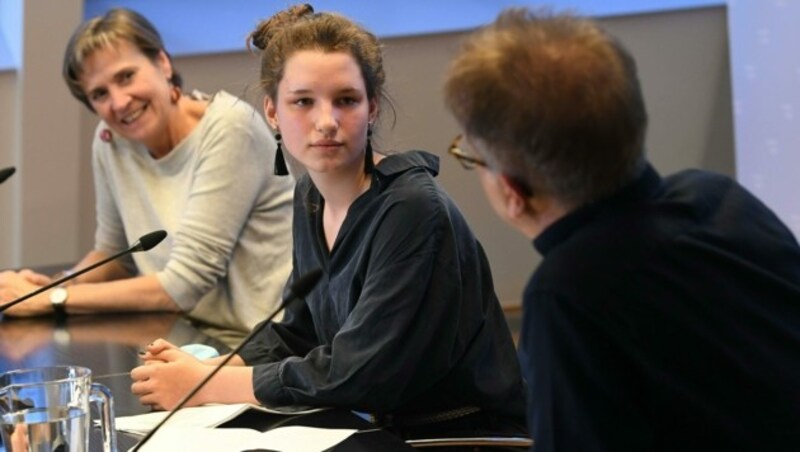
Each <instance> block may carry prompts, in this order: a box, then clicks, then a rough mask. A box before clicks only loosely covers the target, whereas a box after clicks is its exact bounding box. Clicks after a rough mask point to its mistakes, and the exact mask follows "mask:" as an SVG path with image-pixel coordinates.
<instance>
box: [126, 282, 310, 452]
mask: <svg viewBox="0 0 800 452" xmlns="http://www.w3.org/2000/svg"><path fill="white" fill-rule="evenodd" d="M321 277H322V270H320V269H319V268H317V269H314V270H311V271H310V272H308V273H306V274H304V275H303V276H301V277H299V278H297V281H295V282H294V283H292V284H291V285H290V286H289V287H288V288H287V290H286V292H285V293H284V294H283V300H281V304H280V306H278V309H276V310H275V312H273V313H272V314H270V315H269V317H267V319H266V320H264V321H263V322H261V323H260V324H259V325H258V326H256V327H255V329H253V331H251V332H250V334H248V335H247V337H245V338H244V340H243V341H242V342H241V343H240V344H239V345H237V346H236V348H235V349H233V351H232V352H230V353H229V354H228V356H226V357H225V359H223V360H222V362H221V363H219V364H217V366H216V367H214V369H213V370H212V371H211V372H210V373H209V374H208V375H206V377H205V378H203V379H202V380H201V381H200V383H198V384H197V385H196V386H195V387H194V388H192V390H191V391H189V393H188V394H186V395H185V396H184V397H183V398H182V399H181V401H180V402H178V404H177V405H176V406H175V408H173V409H172V410H171V411H170V412H169V414H167V415H166V417H164V419H162V420H161V422H159V423H158V424H156V426H155V427H153V429H152V430H150V431H149V432H148V433H147V435H145V436H144V438H142V440H141V441H139V443H138V444H136V445H135V446H134V447H133V448H132V449H130V451H129V452H138V451H139V449H141V448H142V446H144V443H146V442H147V441H149V440H150V438H152V437H153V435H155V434H156V432H157V431H158V430H159V429H160V428H161V426H162V425H164V424H166V422H167V421H168V420H169V418H171V417H172V416H173V415H174V414H175V413H177V412H178V410H180V409H181V408H183V406H184V405H186V403H187V402H188V401H189V399H191V398H192V397H194V395H195V394H197V393H198V392H199V391H200V389H202V387H203V386H205V384H206V383H208V381H209V380H211V378H212V377H213V376H214V375H216V374H217V372H219V371H220V369H222V368H223V367H224V366H225V364H228V362H229V361H230V360H231V359H232V358H233V357H234V356H235V355H237V354H238V353H239V352H240V351H241V350H242V348H243V347H244V346H245V344H247V343H248V342H250V340H251V339H253V337H255V336H256V335H257V334H258V333H260V332H261V330H263V329H264V327H266V326H267V325H268V324H269V323H270V322H271V321H272V319H274V318H275V316H276V315H278V313H279V312H281V310H282V309H284V308H286V307H287V306H289V304H291V303H292V302H293V301H295V300H298V299H301V298H303V297H305V296H306V295H308V293H309V292H311V289H313V288H314V286H316V285H317V282H319V279H320V278H321Z"/></svg>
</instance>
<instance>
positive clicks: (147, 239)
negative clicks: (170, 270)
mask: <svg viewBox="0 0 800 452" xmlns="http://www.w3.org/2000/svg"><path fill="white" fill-rule="evenodd" d="M166 236H167V233H166V232H164V231H154V232H151V233H149V234H145V235H143V236H142V237H141V238H140V239H139V240H138V241H137V242H136V243H135V244H133V246H131V247H130V248H128V249H127V250H124V251H120V252H119V253H117V254H115V255H113V256H111V257H107V258H105V259H103V260H101V261H99V262H95V263H94V264H92V265H89V266H88V267H86V268H82V269H80V270H76V271H75V272H74V273H71V274H69V275H67V276H65V277H63V278H60V279H58V280H56V281H53V282H51V283H50V284H48V285H46V286H42V287H40V288H38V289H36V290H34V291H33V292H30V293H27V294H25V295H23V296H21V297H19V298H17V299H16V300H14V301H11V302H9V303H6V304H4V305H2V306H0V313H1V312H3V311H5V310H6V309H8V308H10V307H12V306H14V305H16V304H17V303H21V302H23V301H25V300H27V299H28V298H31V297H33V296H35V295H39V294H40V293H42V292H44V291H46V290H50V289H52V288H54V287H58V286H60V285H61V284H63V283H65V282H66V281H69V280H70V279H73V278H77V277H78V276H80V275H82V274H84V273H86V272H88V271H89V270H94V269H95V268H97V267H99V266H101V265H103V264H106V263H108V262H111V261H113V260H114V259H118V258H120V257H122V256H125V255H126V254H131V253H136V252H139V251H147V250H149V249H151V248H153V247H154V246H156V245H158V244H159V243H160V242H161V241H162V240H164V237H166Z"/></svg>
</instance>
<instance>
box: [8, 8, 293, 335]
mask: <svg viewBox="0 0 800 452" xmlns="http://www.w3.org/2000/svg"><path fill="white" fill-rule="evenodd" d="M63 75H64V79H65V81H66V82H67V86H68V87H69V89H70V91H71V93H72V94H73V96H74V97H75V98H76V99H78V100H79V101H81V102H82V103H83V104H84V105H86V106H87V107H88V108H89V109H90V110H91V111H93V112H95V113H96V114H97V115H98V116H99V118H100V120H101V121H100V124H99V125H98V127H97V133H96V138H95V140H94V143H93V144H92V164H93V172H94V179H95V189H96V199H97V209H96V211H97V230H96V233H95V249H94V250H93V251H91V252H90V253H89V254H88V255H87V256H86V257H85V258H84V259H83V260H82V261H81V262H80V263H79V264H78V265H77V266H78V267H84V266H87V265H90V264H92V263H94V262H98V261H100V260H102V259H104V258H105V257H106V256H109V255H111V254H113V253H115V252H116V251H118V250H120V249H125V248H127V244H128V243H130V242H132V241H134V240H135V239H136V238H137V237H139V236H141V235H142V234H144V233H147V232H150V231H152V230H156V229H163V230H165V231H167V232H168V233H169V237H168V239H167V240H166V241H165V243H163V244H162V245H161V246H158V247H156V248H154V249H153V250H150V251H149V252H147V253H141V254H140V255H137V256H135V257H134V258H133V259H131V260H127V261H122V262H117V263H112V264H110V265H107V266H104V267H102V268H100V269H98V270H96V271H94V272H90V273H87V274H85V275H82V276H80V277H79V278H77V279H76V280H75V282H74V284H71V285H69V286H68V287H66V288H59V290H58V294H59V295H60V297H61V298H59V299H58V300H57V301H59V302H60V301H63V305H64V306H65V307H66V312H68V313H70V314H72V313H88V312H97V311H112V310H114V311H134V310H159V311H183V312H186V313H187V314H188V315H189V316H191V317H193V318H194V319H196V320H197V321H198V322H199V323H200V324H201V325H204V326H205V327H206V328H207V329H208V331H209V332H211V333H214V334H217V335H218V336H219V337H220V338H221V339H223V340H226V341H227V342H228V343H229V344H233V343H236V342H237V341H238V340H239V339H241V338H242V337H244V335H245V334H246V333H247V332H248V331H249V330H250V328H251V327H252V326H253V325H254V324H255V322H257V321H258V319H260V318H263V317H264V316H265V315H266V313H267V312H271V311H272V310H273V308H274V306H276V305H277V302H278V301H279V300H280V293H281V290H282V288H283V285H284V283H285V282H286V278H287V277H288V274H289V271H290V268H291V230H290V229H291V193H292V188H293V180H292V178H290V177H289V178H277V177H274V176H273V175H271V174H270V173H269V172H268V171H267V168H268V166H269V165H270V164H271V162H272V160H273V159H274V155H275V142H274V140H273V138H272V136H271V135H270V133H269V130H268V128H267V125H266V123H265V122H264V120H263V119H262V118H261V117H260V115H258V114H257V113H256V112H255V111H254V110H253V109H252V108H251V107H250V106H249V104H247V103H246V102H243V101H240V100H239V99H237V98H235V97H233V96H231V95H229V94H228V93H225V92H222V91H220V92H217V93H215V94H213V95H210V96H209V95H205V94H203V93H197V92H195V93H191V94H188V95H186V94H184V93H183V90H182V81H181V78H180V76H179V75H178V73H177V71H176V70H175V68H174V66H173V63H172V60H171V58H170V56H169V53H168V52H167V51H166V49H165V48H164V45H163V43H162V41H161V36H160V35H159V33H158V31H157V30H156V29H155V28H154V27H153V25H152V24H151V23H150V22H149V21H148V20H147V19H145V18H144V17H142V16H141V15H139V14H137V13H135V12H133V11H130V10H125V9H114V10H111V11H109V12H108V13H107V14H105V15H103V16H99V17H95V18H93V19H90V20H88V21H87V22H85V23H84V24H82V25H81V26H80V27H79V28H78V29H77V30H76V31H75V32H74V34H73V36H72V38H71V39H70V41H69V44H68V45H67V49H66V51H65V54H64V64H63ZM48 282H50V278H49V277H47V276H45V275H40V274H34V273H32V272H20V273H10V272H9V273H8V274H5V275H4V276H3V278H2V279H0V293H2V294H3V295H2V296H1V297H10V298H15V296H16V295H19V294H24V293H27V292H30V291H32V290H34V289H36V288H37V286H41V285H44V284H47V283H48ZM65 289H66V292H65ZM53 293H55V292H53ZM65 293H66V297H64V294H65ZM62 298H63V300H62ZM0 301H3V299H2V298H0ZM54 301H56V299H55V298H53V296H52V295H51V293H47V292H46V293H44V294H42V295H41V296H38V297H36V298H32V299H30V300H29V302H28V303H26V304H21V305H18V306H15V307H13V308H11V309H9V310H8V311H7V314H8V315H17V316H23V315H41V314H49V313H52V312H53V307H52V306H51V304H52V303H53V302H54Z"/></svg>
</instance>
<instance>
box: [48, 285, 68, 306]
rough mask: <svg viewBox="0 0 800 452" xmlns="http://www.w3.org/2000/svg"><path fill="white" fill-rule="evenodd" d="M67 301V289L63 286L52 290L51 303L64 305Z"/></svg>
mask: <svg viewBox="0 0 800 452" xmlns="http://www.w3.org/2000/svg"><path fill="white" fill-rule="evenodd" d="M65 301H67V289H65V288H63V287H56V288H55V289H53V291H52V292H50V303H52V304H53V305H59V306H61V305H63V304H64V302H65Z"/></svg>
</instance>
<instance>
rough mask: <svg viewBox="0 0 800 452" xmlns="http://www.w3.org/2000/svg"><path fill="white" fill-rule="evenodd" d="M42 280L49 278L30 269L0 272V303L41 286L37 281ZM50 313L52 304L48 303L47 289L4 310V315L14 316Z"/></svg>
mask: <svg viewBox="0 0 800 452" xmlns="http://www.w3.org/2000/svg"><path fill="white" fill-rule="evenodd" d="M42 278H44V279H42ZM44 280H47V281H48V282H49V280H50V278H48V277H47V276H44V275H39V274H38V273H34V272H32V271H30V270H22V271H20V272H13V271H5V272H2V273H0V305H2V304H5V303H9V302H12V301H14V300H16V299H17V298H19V297H22V296H24V295H26V294H28V293H30V292H33V291H35V290H37V289H39V288H41V287H42V286H43V285H44V284H39V282H41V281H44ZM32 281H35V282H32ZM45 284H46V283H45ZM52 313H53V306H52V305H51V303H50V295H49V291H48V292H43V293H41V294H39V295H37V296H35V297H31V298H29V299H27V300H25V301H23V302H22V303H18V304H17V305H16V306H14V307H13V308H9V309H8V310H7V311H5V315H8V316H16V317H31V316H35V315H46V314H52Z"/></svg>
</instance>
